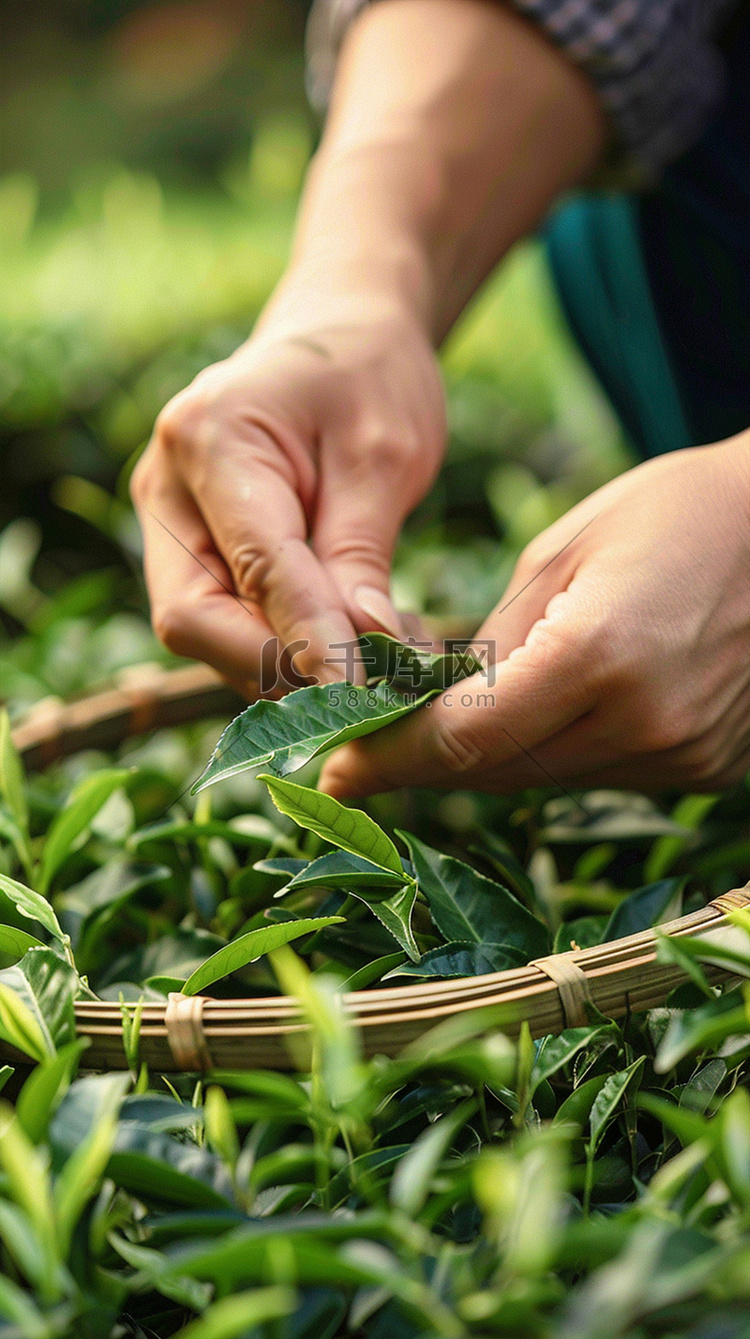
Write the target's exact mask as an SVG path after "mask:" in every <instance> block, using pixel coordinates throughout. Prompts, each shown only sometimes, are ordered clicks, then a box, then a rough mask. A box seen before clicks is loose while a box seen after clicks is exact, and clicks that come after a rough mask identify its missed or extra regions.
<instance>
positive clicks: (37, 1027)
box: [0, 948, 78, 1060]
mask: <svg viewBox="0 0 750 1339" xmlns="http://www.w3.org/2000/svg"><path fill="white" fill-rule="evenodd" d="M77 985H78V978H77V976H76V974H75V972H74V970H73V968H72V967H70V966H69V964H68V963H67V962H65V961H64V960H63V959H62V958H60V957H58V955H57V953H55V952H54V951H53V950H52V949H49V948H32V949H29V951H28V953H27V954H25V956H24V957H23V958H21V960H20V962H18V963H16V965H15V966H14V967H6V968H4V969H3V970H2V971H0V1027H1V1028H2V1029H3V1030H4V1033H7V1032H9V1031H12V1030H14V1029H15V1030H16V1032H17V1034H18V1036H19V1038H24V1037H25V1038H26V1041H27V1043H28V1044H27V1045H24V1046H20V1049H21V1050H25V1051H26V1054H28V1055H31V1056H33V1058H34V1059H35V1060H42V1059H44V1057H45V1055H49V1054H53V1053H54V1051H55V1050H56V1049H57V1048H58V1047H60V1046H65V1045H66V1044H67V1043H68V1042H71V1041H73V1040H74V1039H75V1015H74V1011H73V1000H74V997H75V991H76V988H77ZM7 1040H9V1041H11V1044H12V1045H14V1046H15V1045H18V1041H14V1040H13V1038H12V1037H11V1036H7ZM29 1046H31V1049H29Z"/></svg>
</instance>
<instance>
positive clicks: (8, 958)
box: [0, 925, 44, 967]
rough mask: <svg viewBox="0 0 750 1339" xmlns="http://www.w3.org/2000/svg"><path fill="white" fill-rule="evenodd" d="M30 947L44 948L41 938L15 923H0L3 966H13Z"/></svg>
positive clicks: (0, 958)
mask: <svg viewBox="0 0 750 1339" xmlns="http://www.w3.org/2000/svg"><path fill="white" fill-rule="evenodd" d="M30 948H44V944H43V943H42V941H41V939H35V938H34V936H33V935H29V934H27V933H26V931H25V930H19V929H18V928H17V926H15V925H0V960H1V961H2V966H3V967H12V966H13V964H14V963H16V962H18V959H19V958H22V957H23V955H24V953H27V952H28V950H29V949H30Z"/></svg>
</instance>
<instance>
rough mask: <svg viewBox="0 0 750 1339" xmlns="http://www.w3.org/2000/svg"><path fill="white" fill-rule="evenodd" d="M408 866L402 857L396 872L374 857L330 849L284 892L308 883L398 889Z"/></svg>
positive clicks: (307, 866) (301, 871)
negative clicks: (398, 870)
mask: <svg viewBox="0 0 750 1339" xmlns="http://www.w3.org/2000/svg"><path fill="white" fill-rule="evenodd" d="M347 812H349V813H351V810H348V811H347ZM405 865H406V861H403V860H402V862H401V867H402V868H401V873H400V874H396V873H395V871H393V870H390V869H383V868H382V866H381V865H375V864H373V862H372V861H371V860H363V859H362V857H361V856H356V855H352V854H351V852H350V851H329V853H328V854H327V855H321V856H319V857H318V859H317V860H311V861H310V862H309V863H308V864H307V865H305V867H304V868H303V869H301V870H299V871H298V872H297V873H295V874H294V877H293V878H292V879H291V881H290V882H289V883H288V884H287V885H286V888H285V889H284V892H285V893H289V892H291V891H292V889H293V888H304V887H305V886H306V885H308V884H316V885H317V886H318V887H320V888H346V889H347V891H348V890H349V889H352V890H354V889H355V888H384V887H391V888H399V887H400V886H401V884H402V883H403V881H404V878H405V877H407V878H408V877H409V872H410V871H409V870H408V868H406V869H405V868H404V866H405Z"/></svg>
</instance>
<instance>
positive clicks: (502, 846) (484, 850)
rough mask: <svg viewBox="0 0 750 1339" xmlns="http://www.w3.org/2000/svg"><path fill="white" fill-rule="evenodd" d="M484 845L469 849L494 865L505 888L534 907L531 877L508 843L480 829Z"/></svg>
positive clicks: (484, 829)
mask: <svg viewBox="0 0 750 1339" xmlns="http://www.w3.org/2000/svg"><path fill="white" fill-rule="evenodd" d="M480 833H481V837H482V845H481V846H480V845H473V846H470V847H469V850H470V852H471V853H472V854H473V855H479V856H482V858H483V859H484V860H488V861H489V863H490V864H491V865H494V867H495V870H496V871H497V873H498V874H499V875H500V877H501V878H502V880H503V887H506V888H510V891H511V892H512V893H515V895H516V896H517V897H518V898H519V899H520V900H521V901H523V902H530V903H531V904H532V905H533V903H534V902H535V901H536V889H535V888H534V883H533V880H532V879H531V878H530V877H529V875H528V874H527V873H526V870H525V869H524V867H523V865H522V864H521V862H520V860H517V859H516V857H515V855H514V854H513V852H512V851H511V849H510V847H509V846H508V844H507V842H504V841H503V840H502V838H500V837H498V836H497V834H496V833H494V832H488V831H487V829H486V828H480Z"/></svg>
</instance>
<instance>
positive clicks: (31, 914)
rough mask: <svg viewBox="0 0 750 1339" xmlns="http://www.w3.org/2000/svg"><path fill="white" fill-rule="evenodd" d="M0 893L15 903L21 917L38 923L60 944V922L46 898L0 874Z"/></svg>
mask: <svg viewBox="0 0 750 1339" xmlns="http://www.w3.org/2000/svg"><path fill="white" fill-rule="evenodd" d="M0 891H2V892H4V893H5V896H6V897H9V898H10V900H11V902H13V903H15V905H16V907H17V908H18V910H19V911H20V913H21V915H22V916H28V918H29V920H32V921H39V924H40V925H43V926H44V928H45V930H49V933H50V934H51V935H53V936H54V938H55V939H59V940H60V942H62V940H63V939H64V938H65V936H64V934H63V932H62V929H61V927H60V922H59V921H58V919H57V916H56V915H55V913H54V911H53V910H52V907H51V906H50V904H49V902H48V901H47V899H46V897H42V896H41V895H40V894H39V893H35V892H33V891H32V890H31V888H27V887H26V885H25V884H23V883H18V882H17V881H16V880H15V879H10V878H8V875H7V874H0Z"/></svg>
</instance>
